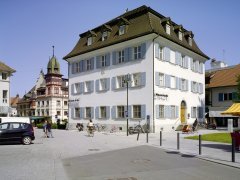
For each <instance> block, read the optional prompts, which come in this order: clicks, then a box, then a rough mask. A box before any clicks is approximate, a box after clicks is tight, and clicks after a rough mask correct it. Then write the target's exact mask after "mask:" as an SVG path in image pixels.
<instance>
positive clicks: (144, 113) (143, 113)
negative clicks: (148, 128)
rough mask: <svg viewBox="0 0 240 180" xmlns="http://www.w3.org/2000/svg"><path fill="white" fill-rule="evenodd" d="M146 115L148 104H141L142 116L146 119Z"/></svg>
mask: <svg viewBox="0 0 240 180" xmlns="http://www.w3.org/2000/svg"><path fill="white" fill-rule="evenodd" d="M145 117H146V105H141V118H142V119H145Z"/></svg>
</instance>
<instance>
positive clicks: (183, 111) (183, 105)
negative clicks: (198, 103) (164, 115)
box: [180, 101, 187, 123]
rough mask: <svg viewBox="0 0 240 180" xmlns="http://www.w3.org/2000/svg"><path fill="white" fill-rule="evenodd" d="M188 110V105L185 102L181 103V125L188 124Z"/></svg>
mask: <svg viewBox="0 0 240 180" xmlns="http://www.w3.org/2000/svg"><path fill="white" fill-rule="evenodd" d="M186 110H187V105H186V102H185V101H182V102H181V111H180V113H181V114H180V117H181V119H180V120H181V123H186Z"/></svg>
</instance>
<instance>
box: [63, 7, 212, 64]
mask: <svg viewBox="0 0 240 180" xmlns="http://www.w3.org/2000/svg"><path fill="white" fill-rule="evenodd" d="M162 21H168V22H169V23H170V25H171V33H170V35H169V34H167V33H166V31H165V28H164V23H162ZM120 22H121V23H122V22H125V24H126V25H127V26H128V29H127V32H126V33H125V34H123V35H118V30H119V23H120ZM103 25H107V26H109V27H110V28H111V29H112V32H111V33H110V35H109V37H108V39H107V40H105V41H102V39H101V36H102V31H101V30H102V27H103ZM103 25H100V26H98V27H96V28H94V29H92V30H91V31H93V32H94V33H95V34H96V37H95V40H94V42H93V44H92V45H90V46H88V45H87V37H89V36H88V35H89V31H87V32H84V33H82V34H80V35H79V36H80V39H79V40H78V42H77V44H76V45H75V47H74V48H73V50H72V51H71V52H70V53H69V54H67V55H66V56H65V57H64V58H63V59H65V60H67V59H68V58H71V57H74V56H78V55H80V54H84V53H87V52H90V51H93V50H97V49H100V48H104V47H107V46H111V45H113V44H117V43H121V42H124V41H128V40H131V39H134V38H137V37H141V36H144V35H148V34H152V33H155V34H158V35H159V36H161V37H164V38H166V39H168V40H170V41H172V42H174V43H176V44H179V45H180V46H183V47H184V48H187V49H189V50H191V51H193V52H195V53H197V54H199V55H200V56H202V57H204V58H207V59H209V57H208V56H207V55H205V54H204V53H203V52H202V51H201V50H200V49H199V47H198V46H197V44H196V42H195V41H194V39H192V45H189V43H188V39H186V38H187V37H186V35H190V34H191V35H193V34H192V33H191V31H189V30H186V29H184V28H182V31H183V33H184V35H185V37H186V38H183V39H182V40H180V39H179V38H178V35H177V33H176V32H175V31H174V27H176V26H178V24H176V23H174V22H173V21H172V20H171V19H170V18H167V17H164V16H163V15H161V14H159V13H158V12H156V11H155V10H153V9H151V8H150V7H147V6H145V5H144V6H141V7H139V8H136V9H134V10H132V11H128V12H125V13H124V14H122V15H120V16H118V17H116V18H114V19H112V20H110V21H108V22H106V23H104V24H103ZM192 38H193V36H192Z"/></svg>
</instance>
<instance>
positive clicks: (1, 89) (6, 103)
mask: <svg viewBox="0 0 240 180" xmlns="http://www.w3.org/2000/svg"><path fill="white" fill-rule="evenodd" d="M14 72H16V71H15V70H14V69H12V68H10V67H9V66H7V65H6V64H4V63H3V62H1V61H0V116H9V113H10V112H11V108H10V76H11V75H12V74H13V73H14Z"/></svg>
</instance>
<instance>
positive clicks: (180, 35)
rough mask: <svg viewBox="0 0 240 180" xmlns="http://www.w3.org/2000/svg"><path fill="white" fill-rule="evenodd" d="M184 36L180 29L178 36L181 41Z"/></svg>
mask: <svg viewBox="0 0 240 180" xmlns="http://www.w3.org/2000/svg"><path fill="white" fill-rule="evenodd" d="M182 36H183V34H182V31H178V38H179V40H180V41H182Z"/></svg>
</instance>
